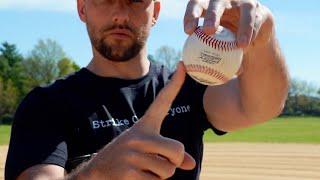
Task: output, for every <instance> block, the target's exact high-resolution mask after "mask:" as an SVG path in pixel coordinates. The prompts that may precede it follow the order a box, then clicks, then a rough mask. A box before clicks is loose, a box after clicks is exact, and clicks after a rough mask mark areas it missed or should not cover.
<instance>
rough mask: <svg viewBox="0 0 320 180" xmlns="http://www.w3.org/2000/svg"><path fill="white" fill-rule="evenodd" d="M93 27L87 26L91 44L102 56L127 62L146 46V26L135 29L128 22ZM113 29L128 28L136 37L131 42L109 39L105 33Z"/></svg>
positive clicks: (115, 60)
mask: <svg viewBox="0 0 320 180" xmlns="http://www.w3.org/2000/svg"><path fill="white" fill-rule="evenodd" d="M92 27H93V26H90V27H89V26H88V27H87V28H88V33H89V37H90V40H91V44H92V45H93V47H94V48H95V49H96V50H97V51H98V52H99V54H100V55H101V56H103V57H104V58H105V59H108V60H110V61H114V62H126V61H129V60H130V59H132V58H134V57H136V56H137V55H138V54H139V52H140V51H141V49H142V48H143V47H144V46H145V44H146V41H147V38H148V31H147V30H146V29H147V28H146V27H140V28H138V29H137V30H135V28H132V26H129V25H128V24H124V25H109V26H105V27H103V28H101V30H98V31H96V30H95V29H94V28H92ZM113 29H125V30H128V31H130V32H131V33H132V34H133V35H134V38H132V40H131V42H129V43H126V42H122V41H118V40H117V41H114V42H111V41H107V39H106V38H105V37H104V33H105V32H107V31H110V30H113Z"/></svg>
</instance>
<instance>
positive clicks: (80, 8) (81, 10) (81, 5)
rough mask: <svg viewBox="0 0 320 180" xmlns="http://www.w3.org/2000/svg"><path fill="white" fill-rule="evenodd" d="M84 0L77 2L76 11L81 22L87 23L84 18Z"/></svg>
mask: <svg viewBox="0 0 320 180" xmlns="http://www.w3.org/2000/svg"><path fill="white" fill-rule="evenodd" d="M85 1H86V0H77V9H78V15H79V17H80V19H81V21H82V22H84V23H85V22H87V18H86V8H85V3H86V2H85Z"/></svg>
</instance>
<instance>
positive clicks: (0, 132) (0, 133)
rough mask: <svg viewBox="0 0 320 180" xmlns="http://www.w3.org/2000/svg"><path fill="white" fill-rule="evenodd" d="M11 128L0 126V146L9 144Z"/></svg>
mask: <svg viewBox="0 0 320 180" xmlns="http://www.w3.org/2000/svg"><path fill="white" fill-rule="evenodd" d="M10 131H11V126H9V125H0V145H5V144H8V143H9V138H10Z"/></svg>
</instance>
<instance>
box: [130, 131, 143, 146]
mask: <svg viewBox="0 0 320 180" xmlns="http://www.w3.org/2000/svg"><path fill="white" fill-rule="evenodd" d="M143 141H144V138H143V136H142V135H139V134H135V135H133V136H131V137H129V140H128V141H127V145H128V146H130V147H139V146H140V145H141V144H142V143H143Z"/></svg>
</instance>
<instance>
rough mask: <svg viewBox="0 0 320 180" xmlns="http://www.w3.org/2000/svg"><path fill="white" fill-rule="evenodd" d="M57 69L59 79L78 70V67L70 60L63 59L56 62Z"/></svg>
mask: <svg viewBox="0 0 320 180" xmlns="http://www.w3.org/2000/svg"><path fill="white" fill-rule="evenodd" d="M58 69H59V78H60V77H63V76H66V75H68V74H70V73H73V72H74V71H77V70H79V69H80V67H79V66H78V65H77V64H76V63H74V62H73V61H72V60H71V59H69V58H66V57H65V58H62V59H61V60H60V61H59V62H58Z"/></svg>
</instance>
